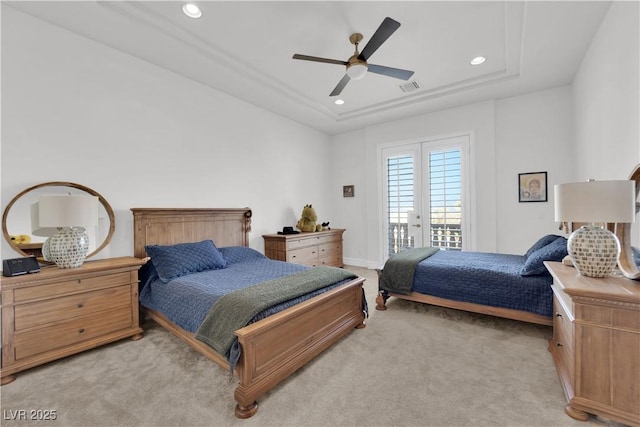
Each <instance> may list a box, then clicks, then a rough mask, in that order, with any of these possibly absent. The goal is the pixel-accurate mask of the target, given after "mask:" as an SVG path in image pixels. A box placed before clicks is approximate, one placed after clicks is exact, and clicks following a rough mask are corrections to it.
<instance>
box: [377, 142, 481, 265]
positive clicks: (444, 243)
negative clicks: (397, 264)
mask: <svg viewBox="0 0 640 427" xmlns="http://www.w3.org/2000/svg"><path fill="white" fill-rule="evenodd" d="M468 152H469V136H468V135H463V136H456V137H451V138H445V139H438V140H431V141H425V142H419V143H414V144H406V145H400V146H393V147H385V148H383V149H382V159H383V165H384V166H383V175H384V176H383V180H382V182H383V187H384V190H383V193H384V222H385V224H384V228H383V230H384V237H383V242H385V245H384V246H385V247H384V252H385V253H384V256H385V258H386V257H388V256H389V255H392V254H394V253H396V252H399V251H401V250H402V249H404V248H412V247H422V246H434V247H439V248H442V249H444V250H462V249H463V248H466V247H467V244H468V242H467V239H466V235H467V233H466V230H467V228H468V227H467V222H468V218H467V217H468V208H467V206H466V205H465V201H466V199H467V197H466V193H467V186H468V185H467V178H466V177H467V176H468V173H467V158H468Z"/></svg>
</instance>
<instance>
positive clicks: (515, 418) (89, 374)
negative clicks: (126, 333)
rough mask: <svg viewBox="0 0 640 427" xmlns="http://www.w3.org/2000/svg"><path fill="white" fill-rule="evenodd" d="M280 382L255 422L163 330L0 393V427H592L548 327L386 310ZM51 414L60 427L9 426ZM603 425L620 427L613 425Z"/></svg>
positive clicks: (371, 277) (222, 380)
mask: <svg viewBox="0 0 640 427" xmlns="http://www.w3.org/2000/svg"><path fill="white" fill-rule="evenodd" d="M351 270H352V271H354V272H356V273H358V274H360V275H363V276H366V277H367V282H366V291H367V300H368V302H369V308H370V310H369V311H370V318H369V319H368V321H367V327H366V328H364V329H361V330H354V331H353V332H352V333H351V334H349V335H348V336H347V337H346V338H344V339H343V340H341V341H340V342H338V343H337V344H336V345H334V346H332V347H331V348H330V349H329V350H328V351H326V352H325V353H323V354H322V355H320V356H319V357H317V358H316V359H314V360H313V361H312V362H311V363H309V364H308V365H307V366H305V367H304V368H303V369H301V370H300V371H298V372H297V373H296V374H294V375H293V376H292V377H290V378H289V379H287V380H286V381H285V382H283V383H281V384H280V385H279V386H278V387H276V388H275V389H274V390H272V391H271V392H269V393H267V394H266V395H264V396H263V397H262V398H261V399H260V401H259V404H260V409H259V410H258V412H257V414H256V415H255V416H254V417H253V418H250V419H248V420H239V419H236V418H235V417H234V415H233V412H234V406H235V402H234V400H233V392H234V389H235V379H232V378H231V377H230V376H229V375H228V373H227V372H225V371H224V370H222V369H220V368H219V367H217V365H215V364H213V362H211V361H209V360H208V359H205V358H204V357H202V356H200V355H199V354H198V353H196V352H195V351H193V350H191V349H190V348H189V347H188V346H186V345H185V344H183V343H182V341H180V340H179V339H177V338H175V337H173V336H172V335H170V334H169V333H168V332H166V331H165V330H164V329H162V328H160V327H159V326H157V325H156V324H154V323H152V322H149V323H146V324H145V325H144V327H145V329H146V330H147V331H146V334H145V337H144V339H142V340H140V341H131V340H124V341H121V342H118V343H113V344H111V345H108V346H105V347H102V348H99V349H96V350H92V351H88V352H85V353H82V354H79V355H76V356H73V357H68V358H66V359H64V360H60V361H57V362H53V363H50V364H47V365H45V366H41V367H38V368H34V369H31V370H29V371H26V372H24V373H21V374H19V375H18V378H17V380H16V381H15V382H13V383H11V384H8V385H6V386H3V387H2V388H1V389H0V391H1V393H2V394H1V405H2V417H3V418H2V420H1V422H2V425H3V426H44V425H46V426H247V427H248V426H585V427H586V426H593V425H603V424H605V422H604V421H601V420H598V419H594V418H592V419H591V420H590V421H589V422H587V423H582V422H579V421H575V420H573V419H571V418H569V417H568V416H567V415H565V413H564V410H563V408H564V405H565V400H564V395H563V393H562V389H561V386H560V383H559V381H558V378H557V375H556V372H555V368H554V366H553V362H552V359H551V355H550V354H549V352H548V351H547V340H548V338H549V337H550V336H551V328H550V327H545V326H537V325H531V324H526V323H521V322H516V321H510V320H505V319H498V318H493V317H489V316H483V315H475V314H470V313H464V312H459V311H456V310H449V309H443V308H438V307H432V306H427V305H423V304H417V303H411V302H406V301H399V300H394V299H391V300H390V301H389V303H388V307H389V309H388V310H387V311H384V312H380V311H376V310H375V304H374V299H375V294H376V290H377V278H376V274H375V272H374V271H373V270H366V269H362V268H357V267H353V268H351ZM19 410H26V411H27V412H26V413H27V415H28V414H29V411H31V410H54V411H55V413H56V418H57V419H56V420H55V421H49V422H43V421H40V422H34V421H31V420H26V421H24V420H12V419H11V418H12V414H13V415H15V414H16V413H17V412H16V411H19ZM607 425H613V423H608V424H607Z"/></svg>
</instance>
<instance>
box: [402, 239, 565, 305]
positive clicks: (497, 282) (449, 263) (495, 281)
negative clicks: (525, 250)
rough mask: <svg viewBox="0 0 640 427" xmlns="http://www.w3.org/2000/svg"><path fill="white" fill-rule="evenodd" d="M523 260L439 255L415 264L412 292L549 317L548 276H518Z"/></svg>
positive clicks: (488, 255) (502, 256) (453, 253)
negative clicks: (416, 265)
mask: <svg viewBox="0 0 640 427" xmlns="http://www.w3.org/2000/svg"><path fill="white" fill-rule="evenodd" d="M525 260H526V259H525V257H524V256H520V255H507V254H497V253H484V252H457V251H439V252H437V253H435V254H434V255H432V256H430V257H429V258H427V259H425V260H423V261H421V262H420V263H419V264H418V267H417V268H416V272H415V276H414V283H413V288H412V290H413V291H414V292H419V293H422V294H426V295H433V296H436V297H440V298H446V299H451V300H455V301H464V302H471V303H475V304H482V305H488V306H493V307H502V308H510V309H514V310H522V311H527V312H531V313H535V314H540V315H542V316H549V317H550V316H551V315H552V313H553V293H552V290H551V283H552V282H553V280H552V278H551V276H550V275H548V274H542V275H538V276H526V277H525V276H521V274H520V271H521V270H522V266H523V265H524V262H525Z"/></svg>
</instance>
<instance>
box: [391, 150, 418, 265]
mask: <svg viewBox="0 0 640 427" xmlns="http://www.w3.org/2000/svg"><path fill="white" fill-rule="evenodd" d="M386 163H387V222H388V224H389V228H388V230H387V239H388V248H387V250H388V254H395V253H397V252H398V251H400V250H401V249H402V248H408V247H409V248H410V247H413V241H412V239H411V238H410V236H409V233H408V230H407V223H408V215H407V212H408V211H411V210H413V207H414V197H413V191H414V188H413V183H414V157H413V156H412V155H402V156H392V157H387V158H386Z"/></svg>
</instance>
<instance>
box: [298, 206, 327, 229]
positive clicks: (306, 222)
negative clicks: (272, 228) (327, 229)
mask: <svg viewBox="0 0 640 427" xmlns="http://www.w3.org/2000/svg"><path fill="white" fill-rule="evenodd" d="M317 220H318V215H317V214H316V210H315V209H313V206H311V205H310V204H309V205H304V208H302V217H301V218H300V220H298V223H297V224H296V228H297V229H298V230H300V231H307V232H310V231H320V230H322V225H320V224H316V221H317Z"/></svg>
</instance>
